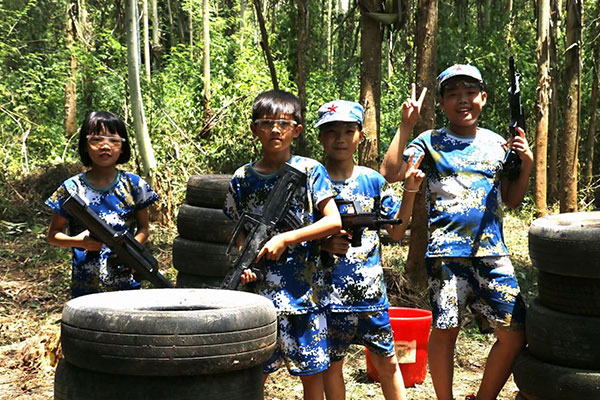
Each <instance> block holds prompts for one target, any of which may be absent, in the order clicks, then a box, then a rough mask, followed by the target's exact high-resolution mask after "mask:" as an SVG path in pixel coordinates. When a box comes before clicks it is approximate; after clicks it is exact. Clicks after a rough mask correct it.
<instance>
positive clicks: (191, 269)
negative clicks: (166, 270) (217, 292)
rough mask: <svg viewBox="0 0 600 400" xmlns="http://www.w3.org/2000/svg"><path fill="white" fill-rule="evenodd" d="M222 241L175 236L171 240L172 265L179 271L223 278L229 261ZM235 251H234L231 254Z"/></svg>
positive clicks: (225, 246) (229, 263) (229, 266)
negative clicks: (206, 240)
mask: <svg viewBox="0 0 600 400" xmlns="http://www.w3.org/2000/svg"><path fill="white" fill-rule="evenodd" d="M226 251H227V245H225V244H222V243H210V242H200V241H197V240H189V239H185V238H182V237H181V236H178V237H176V238H175V239H174V240H173V267H175V269H176V270H177V271H179V272H180V273H185V274H190V275H201V276H207V277H221V278H223V277H224V276H225V275H226V274H227V272H228V271H229V270H230V269H231V265H232V264H231V261H230V259H229V257H228V256H227V254H225V252H226ZM236 254H237V253H236V252H234V253H233V254H232V256H235V255H236Z"/></svg>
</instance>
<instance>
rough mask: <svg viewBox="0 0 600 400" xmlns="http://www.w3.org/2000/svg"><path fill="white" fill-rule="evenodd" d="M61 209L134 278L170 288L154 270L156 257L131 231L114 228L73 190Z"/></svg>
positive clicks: (159, 286) (156, 264)
mask: <svg viewBox="0 0 600 400" xmlns="http://www.w3.org/2000/svg"><path fill="white" fill-rule="evenodd" d="M63 209H64V210H65V211H66V212H67V213H68V214H69V215H70V216H72V217H73V218H75V219H76V220H77V221H79V223H81V224H82V225H83V226H84V227H85V228H86V229H87V230H88V231H90V234H91V236H92V237H93V238H94V239H96V240H98V241H100V242H102V243H104V244H106V245H107V246H108V247H109V248H110V249H111V250H112V252H113V253H114V254H116V255H117V260H118V262H119V263H120V264H122V265H125V266H126V267H128V268H131V269H132V270H133V271H135V272H134V276H135V278H136V280H146V281H149V282H150V283H152V284H153V285H154V286H155V287H157V288H172V287H173V285H172V284H171V282H169V280H168V279H167V278H165V277H164V276H162V275H161V274H160V272H158V261H156V258H154V257H153V256H152V254H150V252H149V251H148V249H146V248H145V247H144V246H143V245H142V244H141V243H140V242H138V241H137V240H135V238H134V237H133V235H132V234H131V233H129V232H127V231H125V232H117V231H115V230H114V229H113V228H112V227H110V226H109V225H108V224H107V223H106V222H104V221H103V220H101V219H100V217H98V215H97V214H96V213H95V212H94V211H92V210H91V209H90V207H89V206H88V205H87V204H86V203H85V202H84V201H83V199H82V198H81V197H79V196H78V195H77V194H72V195H71V196H70V197H69V198H68V199H67V200H66V201H65V202H64V204H63Z"/></svg>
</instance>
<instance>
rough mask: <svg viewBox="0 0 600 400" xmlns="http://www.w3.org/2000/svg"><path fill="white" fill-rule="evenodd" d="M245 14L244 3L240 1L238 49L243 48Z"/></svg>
mask: <svg viewBox="0 0 600 400" xmlns="http://www.w3.org/2000/svg"><path fill="white" fill-rule="evenodd" d="M245 13H246V1H245V0H240V49H242V48H244V27H245V20H244V14H245Z"/></svg>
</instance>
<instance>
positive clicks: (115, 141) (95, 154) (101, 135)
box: [87, 126, 125, 168]
mask: <svg viewBox="0 0 600 400" xmlns="http://www.w3.org/2000/svg"><path fill="white" fill-rule="evenodd" d="M124 140H125V139H123V138H122V137H121V136H119V134H118V133H116V132H115V133H111V132H109V131H108V130H107V129H106V128H105V127H104V126H102V129H101V130H100V131H99V132H98V133H97V134H93V135H88V136H87V151H88V154H89V156H90V159H91V160H92V167H102V168H107V167H115V166H116V165H117V160H118V159H119V156H120V155H121V149H122V147H123V141H124Z"/></svg>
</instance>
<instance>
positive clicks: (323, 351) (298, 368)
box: [263, 312, 329, 376]
mask: <svg viewBox="0 0 600 400" xmlns="http://www.w3.org/2000/svg"><path fill="white" fill-rule="evenodd" d="M277 325H278V329H277V345H276V347H275V351H274V352H273V355H272V356H271V358H269V359H268V360H267V361H266V362H265V363H264V364H263V373H265V374H270V373H273V372H275V371H277V370H278V369H279V368H281V367H282V366H283V365H284V364H285V366H286V367H287V369H288V371H289V373H290V374H291V375H294V376H301V375H313V374H318V373H319V372H323V371H325V370H326V369H327V368H329V354H328V353H327V320H326V317H325V313H324V312H318V313H309V314H299V315H279V316H278V317H277Z"/></svg>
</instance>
